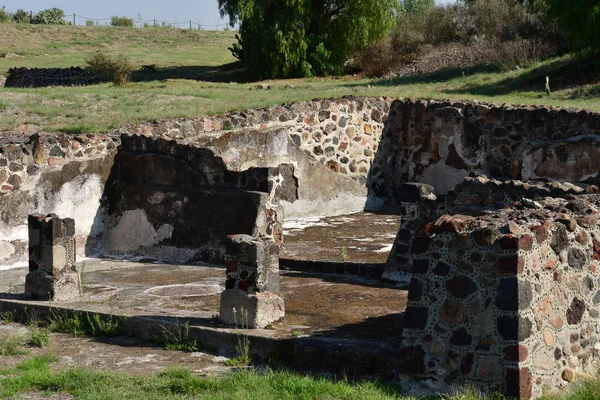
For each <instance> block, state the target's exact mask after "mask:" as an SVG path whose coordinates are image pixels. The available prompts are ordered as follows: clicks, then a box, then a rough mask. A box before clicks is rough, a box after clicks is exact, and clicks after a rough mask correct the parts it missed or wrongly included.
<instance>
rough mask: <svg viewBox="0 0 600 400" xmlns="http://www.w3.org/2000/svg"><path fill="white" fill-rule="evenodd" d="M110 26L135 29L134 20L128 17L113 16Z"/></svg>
mask: <svg viewBox="0 0 600 400" xmlns="http://www.w3.org/2000/svg"><path fill="white" fill-rule="evenodd" d="M110 24H111V25H112V26H125V27H129V28H131V27H133V19H132V18H127V17H119V16H112V17H110Z"/></svg>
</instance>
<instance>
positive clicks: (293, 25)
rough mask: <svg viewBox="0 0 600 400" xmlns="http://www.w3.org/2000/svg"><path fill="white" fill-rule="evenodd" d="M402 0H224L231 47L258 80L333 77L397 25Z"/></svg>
mask: <svg viewBox="0 0 600 400" xmlns="http://www.w3.org/2000/svg"><path fill="white" fill-rule="evenodd" d="M398 9H399V3H398V0H219V11H220V12H221V15H222V16H229V21H230V24H231V26H234V25H236V24H237V23H239V36H236V37H237V39H238V42H237V43H236V44H234V45H233V46H232V47H231V48H230V50H231V52H232V54H233V55H234V56H235V57H237V58H238V59H240V61H241V62H242V63H243V64H244V65H245V67H246V69H247V71H248V72H249V73H250V74H252V75H254V76H255V77H257V78H285V77H302V76H313V75H330V74H339V73H341V72H342V70H343V67H344V64H345V63H346V61H347V60H348V58H349V57H350V56H351V55H352V54H353V53H354V52H356V51H358V50H360V49H362V48H364V47H365V46H366V45H367V44H369V43H372V42H375V41H377V40H378V39H380V38H382V37H383V36H384V35H385V34H386V33H387V32H388V31H389V29H390V28H391V27H392V25H393V22H394V20H395V16H396V14H397V12H398Z"/></svg>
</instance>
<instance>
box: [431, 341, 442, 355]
mask: <svg viewBox="0 0 600 400" xmlns="http://www.w3.org/2000/svg"><path fill="white" fill-rule="evenodd" d="M445 353H446V346H445V345H444V343H442V342H440V341H439V340H434V341H433V342H431V346H429V354H430V355H432V356H434V357H441V356H443V355H444V354H445Z"/></svg>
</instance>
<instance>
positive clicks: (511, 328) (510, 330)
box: [496, 316, 519, 340]
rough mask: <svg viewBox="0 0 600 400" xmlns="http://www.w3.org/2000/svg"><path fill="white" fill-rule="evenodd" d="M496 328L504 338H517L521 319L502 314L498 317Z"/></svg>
mask: <svg viewBox="0 0 600 400" xmlns="http://www.w3.org/2000/svg"><path fill="white" fill-rule="evenodd" d="M496 330H497V331H498V333H499V334H500V336H502V338H503V339H504V340H517V338H518V331H519V320H518V319H517V317H513V316H501V317H498V318H497V319H496Z"/></svg>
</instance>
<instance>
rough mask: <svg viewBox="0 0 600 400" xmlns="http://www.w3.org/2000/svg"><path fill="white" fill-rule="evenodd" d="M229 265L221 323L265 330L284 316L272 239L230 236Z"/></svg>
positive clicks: (276, 256) (227, 259)
mask: <svg viewBox="0 0 600 400" xmlns="http://www.w3.org/2000/svg"><path fill="white" fill-rule="evenodd" d="M226 263H227V272H226V273H227V281H226V290H225V291H224V292H223V293H221V307H220V318H221V321H223V322H224V323H226V324H229V325H236V326H238V327H242V325H246V324H247V328H253V329H256V328H258V329H262V328H264V327H266V326H267V325H269V324H272V323H273V322H276V321H279V320H280V319H282V318H283V317H284V316H285V306H284V302H283V298H282V297H281V295H280V294H279V293H278V292H279V245H277V243H275V241H274V240H273V239H268V238H257V237H253V236H249V235H232V236H229V243H228V245H227V256H226ZM244 327H246V326H244Z"/></svg>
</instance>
